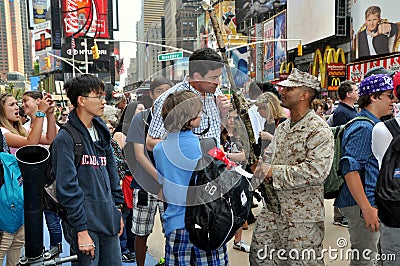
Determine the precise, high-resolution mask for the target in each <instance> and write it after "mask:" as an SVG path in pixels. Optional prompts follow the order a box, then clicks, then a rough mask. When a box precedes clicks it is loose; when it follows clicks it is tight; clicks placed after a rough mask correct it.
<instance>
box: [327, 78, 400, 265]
mask: <svg viewBox="0 0 400 266" xmlns="http://www.w3.org/2000/svg"><path fill="white" fill-rule="evenodd" d="M358 94H359V96H360V98H359V100H358V104H359V107H360V108H361V111H360V112H359V113H358V114H357V116H363V117H367V118H369V120H371V121H367V120H358V121H355V122H353V123H352V124H351V125H350V126H349V127H348V128H347V129H346V130H345V131H344V134H343V137H342V157H341V159H340V164H339V169H340V171H341V173H342V175H343V176H344V178H345V181H346V182H345V184H344V185H343V186H342V188H341V190H340V193H339V196H338V197H337V198H336V200H335V202H334V206H336V207H338V208H340V210H341V212H342V213H343V214H344V216H345V217H346V218H347V219H348V221H349V227H348V229H349V234H350V242H351V249H352V250H358V251H359V254H362V252H364V251H365V250H367V249H368V250H370V251H371V253H370V254H369V257H370V258H375V256H376V255H377V252H378V248H377V247H378V241H379V228H380V223H379V219H378V211H377V209H376V204H375V187H376V182H377V179H378V175H379V166H378V161H377V159H376V158H375V157H374V156H373V153H372V148H371V142H372V129H373V127H374V124H376V123H378V122H380V120H379V117H381V116H384V115H387V114H390V112H391V109H392V108H393V103H394V102H395V97H394V95H393V81H392V78H391V77H390V76H388V75H385V74H377V75H372V76H370V77H367V78H366V79H364V80H363V81H361V83H360V85H359V92H358ZM360 214H361V215H360ZM350 265H374V261H373V260H368V259H367V258H365V256H360V257H359V258H356V257H354V258H351V263H350Z"/></svg>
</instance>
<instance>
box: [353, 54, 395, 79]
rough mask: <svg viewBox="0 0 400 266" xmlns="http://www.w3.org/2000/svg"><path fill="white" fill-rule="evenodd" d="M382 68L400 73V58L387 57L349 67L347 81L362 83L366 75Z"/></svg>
mask: <svg viewBox="0 0 400 266" xmlns="http://www.w3.org/2000/svg"><path fill="white" fill-rule="evenodd" d="M377 66H382V67H384V68H386V69H390V70H394V71H399V70H400V56H399V55H396V56H393V57H385V58H381V59H375V60H371V61H364V62H360V63H354V64H348V65H347V79H348V80H351V81H354V82H357V83H358V82H361V81H362V80H363V79H364V75H365V73H366V72H367V71H368V70H369V69H370V68H373V67H377Z"/></svg>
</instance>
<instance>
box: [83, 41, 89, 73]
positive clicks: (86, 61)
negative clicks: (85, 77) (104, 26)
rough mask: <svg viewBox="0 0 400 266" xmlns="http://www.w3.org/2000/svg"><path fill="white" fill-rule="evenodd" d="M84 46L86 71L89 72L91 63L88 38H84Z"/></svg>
mask: <svg viewBox="0 0 400 266" xmlns="http://www.w3.org/2000/svg"><path fill="white" fill-rule="evenodd" d="M83 42H84V46H85V73H86V74H89V64H88V54H87V53H88V49H87V39H86V38H84V39H83Z"/></svg>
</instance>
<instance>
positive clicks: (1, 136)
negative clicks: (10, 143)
mask: <svg viewBox="0 0 400 266" xmlns="http://www.w3.org/2000/svg"><path fill="white" fill-rule="evenodd" d="M0 140H1V144H0V152H4V147H3V145H4V143H3V141H4V136H3V132H2V131H1V129H0Z"/></svg>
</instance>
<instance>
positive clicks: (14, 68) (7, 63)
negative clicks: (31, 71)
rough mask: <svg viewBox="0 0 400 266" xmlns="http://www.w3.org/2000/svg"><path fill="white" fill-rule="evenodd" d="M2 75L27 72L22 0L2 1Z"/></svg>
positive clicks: (0, 29)
mask: <svg viewBox="0 0 400 266" xmlns="http://www.w3.org/2000/svg"><path fill="white" fill-rule="evenodd" d="M0 44H1V45H0V76H1V79H5V77H6V74H7V73H8V72H19V73H21V74H23V75H24V74H25V69H24V45H23V31H22V25H21V7H20V0H6V1H0Z"/></svg>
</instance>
